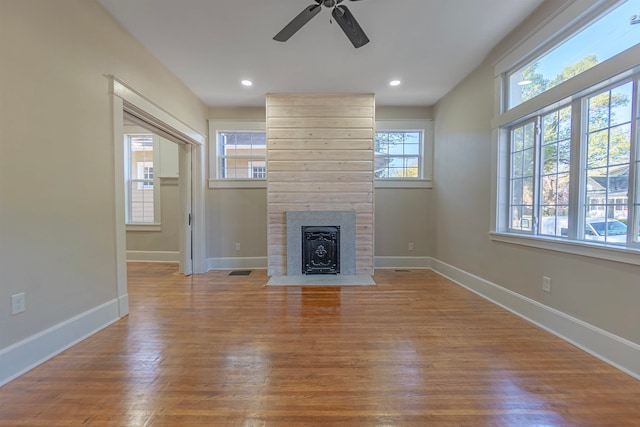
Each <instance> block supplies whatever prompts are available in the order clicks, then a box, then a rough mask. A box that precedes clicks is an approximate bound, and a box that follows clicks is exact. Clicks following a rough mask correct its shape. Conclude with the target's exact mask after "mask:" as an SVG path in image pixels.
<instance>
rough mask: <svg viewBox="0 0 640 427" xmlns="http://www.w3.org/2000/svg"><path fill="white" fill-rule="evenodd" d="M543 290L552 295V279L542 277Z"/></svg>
mask: <svg viewBox="0 0 640 427" xmlns="http://www.w3.org/2000/svg"><path fill="white" fill-rule="evenodd" d="M542 290H543V291H545V292H549V293H551V277H547V276H542Z"/></svg>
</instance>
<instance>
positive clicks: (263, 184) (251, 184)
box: [209, 179, 267, 188]
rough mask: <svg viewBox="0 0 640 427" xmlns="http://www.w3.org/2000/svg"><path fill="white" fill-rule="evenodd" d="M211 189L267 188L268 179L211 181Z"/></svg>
mask: <svg viewBox="0 0 640 427" xmlns="http://www.w3.org/2000/svg"><path fill="white" fill-rule="evenodd" d="M209 188H267V180H266V179H210V180H209Z"/></svg>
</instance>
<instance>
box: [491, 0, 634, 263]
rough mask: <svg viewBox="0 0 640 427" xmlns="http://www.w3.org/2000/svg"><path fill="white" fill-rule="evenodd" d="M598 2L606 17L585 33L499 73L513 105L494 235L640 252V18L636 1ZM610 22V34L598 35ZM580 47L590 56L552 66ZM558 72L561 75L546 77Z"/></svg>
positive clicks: (508, 109)
mask: <svg viewBox="0 0 640 427" xmlns="http://www.w3.org/2000/svg"><path fill="white" fill-rule="evenodd" d="M596 3H598V2H596ZM599 3H600V5H599V6H600V12H599V13H600V15H599V16H594V17H592V18H593V19H592V20H591V23H590V24H585V25H584V26H583V28H581V29H578V30H576V33H575V34H576V35H574V36H573V37H569V38H565V39H563V40H561V41H559V42H558V44H557V45H556V46H555V47H552V48H550V50H549V51H548V53H546V54H543V55H542V56H538V59H537V60H534V61H531V60H529V61H528V62H527V63H525V65H520V66H515V67H513V68H512V69H511V70H506V71H504V72H503V74H502V77H501V78H500V80H498V81H499V82H500V86H501V87H502V89H503V91H502V93H503V95H504V98H503V99H505V101H506V102H504V109H503V110H502V112H501V113H500V115H499V116H498V117H497V119H496V121H497V123H498V126H499V130H498V132H496V133H495V134H496V135H497V139H498V144H497V147H498V148H497V152H496V156H497V157H498V163H497V164H498V170H497V175H496V178H497V181H496V182H497V200H496V207H497V208H496V218H495V219H496V228H495V231H496V233H493V235H494V238H495V239H498V240H500V239H501V238H504V239H506V240H507V241H510V242H513V243H522V244H529V245H533V246H540V247H546V248H551V249H557V250H569V249H568V248H569V246H566V245H565V246H556V247H550V246H549V245H548V244H543V243H540V244H538V243H534V242H535V240H530V239H525V240H519V241H518V240H513V238H507V237H501V236H509V235H511V236H514V238H516V237H518V236H520V237H523V238H527V237H532V238H540V239H541V240H540V241H541V242H542V241H545V240H546V241H547V242H555V243H556V244H561V243H563V242H565V243H568V244H572V243H573V244H578V245H587V246H584V247H589V248H602V249H603V250H604V249H608V250H611V249H616V250H618V251H623V252H624V251H627V252H629V253H632V252H635V251H638V250H640V132H639V130H638V126H639V124H640V95H639V94H640V88H639V86H640V60H639V59H638V58H640V55H639V53H640V44H639V43H640V25H636V24H633V13H632V9H633V7H634V6H633V2H627V3H623V4H622V5H621V6H619V7H617V8H616V7H613V8H609V9H608V10H606V8H605V7H604V6H606V5H607V4H610V3H612V2H607V1H603V2H599ZM614 6H615V5H614ZM636 9H637V8H636ZM596 10H598V9H597V8H596ZM635 12H640V10H636V11H635ZM603 23H606V25H605V26H604V27H603ZM634 25H635V27H634ZM594 28H595V29H596V30H597V31H594ZM605 28H608V30H607V31H608V32H607V34H609V35H611V37H610V38H609V39H607V38H606V37H605V38H603V37H599V36H598V37H596V34H599V35H601V33H602V31H604V29H605ZM585 34H586V35H587V36H588V35H589V34H591V36H589V37H590V38H589V37H587V36H585ZM585 37H586V38H585ZM585 49H586V50H585ZM589 49H594V50H589ZM573 50H575V51H578V52H583V53H584V55H585V56H584V57H583V58H581V59H577V60H576V62H574V63H566V59H567V58H556V59H555V60H553V61H551V62H552V63H553V66H555V67H556V68H553V67H552V66H551V65H548V64H547V63H545V61H546V60H547V58H548V57H550V56H553V55H555V53H554V52H556V51H563V52H567V51H573ZM585 52H586V53H585ZM594 52H595V53H594ZM596 53H597V55H596ZM598 58H602V60H603V65H602V66H599V64H600V62H598ZM562 61H565V62H562ZM558 64H560V68H557V67H558V66H559V65H558ZM527 69H528V70H529V71H528V74H527V73H524V72H523V70H527ZM531 70H534V71H535V72H531ZM536 70H538V71H540V72H538V71H536ZM543 71H544V72H543ZM551 72H557V76H556V77H555V78H550V77H549V74H545V73H551ZM536 73H537V74H536ZM514 76H515V77H517V78H515V77H514ZM514 79H515V80H518V82H517V83H514ZM518 83H519V84H518ZM534 87H535V90H533V89H534ZM545 238H546V239H545ZM576 250H577V249H576ZM594 250H595V249H594ZM569 251H570V252H571V251H573V250H572V249H571V250H569ZM578 253H582V252H580V251H578ZM615 253H618V254H620V253H622V252H611V254H614V255H611V254H610V255H606V256H605V255H603V254H604V252H597V253H596V252H591V253H589V255H594V256H601V255H602V256H603V257H605V258H610V259H616V256H621V255H615ZM634 256H635V255H634ZM625 259H627V260H628V259H629V258H625ZM633 259H635V258H633ZM631 262H633V263H640V260H637V259H636V260H635V261H631Z"/></svg>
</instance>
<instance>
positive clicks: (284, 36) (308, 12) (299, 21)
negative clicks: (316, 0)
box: [273, 4, 322, 42]
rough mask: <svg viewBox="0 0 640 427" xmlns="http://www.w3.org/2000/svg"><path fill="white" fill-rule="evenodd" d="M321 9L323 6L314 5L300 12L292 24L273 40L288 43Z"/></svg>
mask: <svg viewBox="0 0 640 427" xmlns="http://www.w3.org/2000/svg"><path fill="white" fill-rule="evenodd" d="M320 9H322V6H321V5H320V4H314V5H311V6H308V7H305V9H304V10H303V11H302V12H300V14H299V15H298V16H296V17H295V18H293V19H292V20H291V22H289V23H288V24H287V25H286V26H285V27H284V28H283V29H282V30H281V31H280V32H279V33H278V34H276V36H275V37H274V38H273V39H274V40H277V41H279V42H286V41H287V40H289V38H290V37H291V36H292V35H294V34H295V33H296V32H297V31H298V30H299V29H300V28H302V27H303V26H304V24H306V23H307V22H309V21H310V20H311V18H313V17H314V16H316V15H317V14H318V13H320Z"/></svg>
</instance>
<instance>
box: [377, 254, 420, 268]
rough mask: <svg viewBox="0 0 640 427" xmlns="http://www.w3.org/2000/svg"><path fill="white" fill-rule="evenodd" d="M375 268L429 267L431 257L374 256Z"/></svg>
mask: <svg viewBox="0 0 640 427" xmlns="http://www.w3.org/2000/svg"><path fill="white" fill-rule="evenodd" d="M373 262H374V265H375V268H383V269H392V268H431V257H427V256H376V257H374V261H373Z"/></svg>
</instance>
